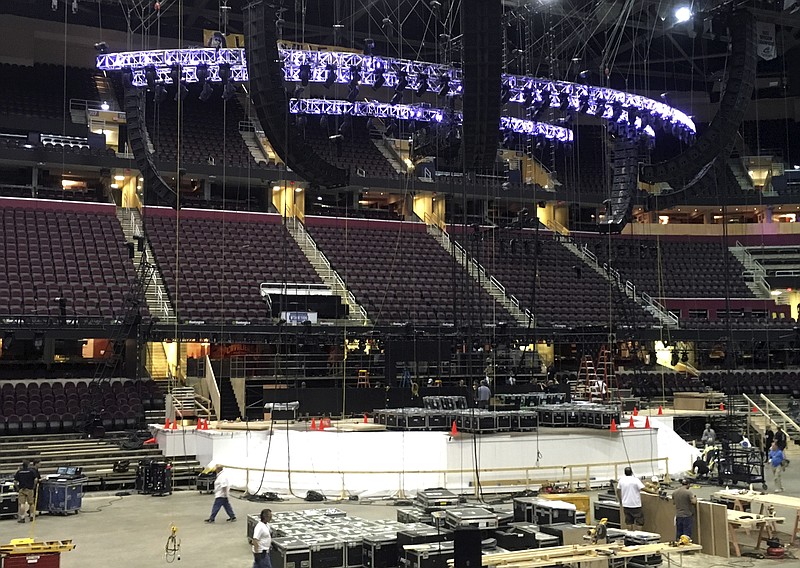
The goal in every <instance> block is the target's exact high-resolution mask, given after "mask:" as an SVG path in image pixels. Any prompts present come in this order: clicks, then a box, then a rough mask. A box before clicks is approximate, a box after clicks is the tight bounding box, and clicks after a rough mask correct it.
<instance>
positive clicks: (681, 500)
mask: <svg viewBox="0 0 800 568" xmlns="http://www.w3.org/2000/svg"><path fill="white" fill-rule="evenodd" d="M672 502H673V503H675V540H676V541H678V540H680V539H681V536H683V535H686V536H688V537H689V538H692V528H693V521H694V508H695V504H696V503H697V497H695V496H694V494H693V493H692V492H691V491H689V480H688V479H682V480H681V486H680V487H679V488H678V489H676V490H675V491H674V492H673V493H672Z"/></svg>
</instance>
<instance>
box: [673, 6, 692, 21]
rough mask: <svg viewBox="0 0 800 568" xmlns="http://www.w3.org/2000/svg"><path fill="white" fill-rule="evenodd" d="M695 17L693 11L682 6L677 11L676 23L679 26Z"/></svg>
mask: <svg viewBox="0 0 800 568" xmlns="http://www.w3.org/2000/svg"><path fill="white" fill-rule="evenodd" d="M693 15H694V14H692V9H691V8H689V7H688V6H680V7H678V8H676V9H675V21H676V22H678V23H679V24H682V23H683V22H688V21H689V20H691V19H692V16H693Z"/></svg>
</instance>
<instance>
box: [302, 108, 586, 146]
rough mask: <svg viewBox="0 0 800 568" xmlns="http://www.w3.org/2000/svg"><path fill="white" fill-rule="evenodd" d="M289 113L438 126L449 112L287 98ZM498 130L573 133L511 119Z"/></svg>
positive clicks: (565, 138)
mask: <svg viewBox="0 0 800 568" xmlns="http://www.w3.org/2000/svg"><path fill="white" fill-rule="evenodd" d="M289 113H290V114H310V115H338V116H369V117H373V116H374V117H377V118H393V119H396V120H414V121H417V122H436V123H441V122H443V121H444V120H445V118H446V117H447V114H448V111H445V110H443V109H439V108H432V107H429V106H426V105H392V104H388V103H379V102H371V101H357V102H355V103H351V102H348V101H341V100H330V99H290V100H289ZM452 116H453V119H454V120H455V121H456V122H461V113H459V112H456V113H453V115H452ZM500 129H501V130H508V131H511V132H516V133H517V134H522V135H525V136H541V137H544V138H547V139H548V140H553V141H555V142H563V143H566V142H572V131H571V130H569V129H567V128H563V127H561V126H554V125H552V124H546V123H543V122H534V121H532V120H524V119H521V118H514V117H511V116H501V117H500Z"/></svg>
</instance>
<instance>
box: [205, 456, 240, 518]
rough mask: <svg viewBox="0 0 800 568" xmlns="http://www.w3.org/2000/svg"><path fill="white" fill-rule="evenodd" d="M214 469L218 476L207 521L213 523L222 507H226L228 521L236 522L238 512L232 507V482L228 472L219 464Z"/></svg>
mask: <svg viewBox="0 0 800 568" xmlns="http://www.w3.org/2000/svg"><path fill="white" fill-rule="evenodd" d="M214 471H216V473H217V478H216V479H215V480H214V504H213V505H212V506H211V515H210V516H209V517H208V518H207V519H206V522H207V523H213V522H214V519H216V517H217V513H219V510H220V509H221V508H222V507H224V508H225V512H226V513H227V514H228V522H229V523H232V522H235V521H236V513H234V512H233V507H231V502H230V500H229V497H230V490H231V482H230V480H229V479H228V474H227V473H225V472H224V471H223V468H222V466H221V465H217V466H216V467H215V468H214Z"/></svg>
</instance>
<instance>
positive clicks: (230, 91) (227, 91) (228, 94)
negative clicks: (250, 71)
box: [222, 81, 236, 101]
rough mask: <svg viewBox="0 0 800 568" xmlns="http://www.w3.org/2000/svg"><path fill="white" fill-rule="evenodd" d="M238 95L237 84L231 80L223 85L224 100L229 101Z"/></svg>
mask: <svg viewBox="0 0 800 568" xmlns="http://www.w3.org/2000/svg"><path fill="white" fill-rule="evenodd" d="M235 96H236V85H235V84H234V83H231V82H230V81H229V82H227V83H225V86H224V87H222V100H223V101H229V100H231V99H232V98H233V97H235Z"/></svg>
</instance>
